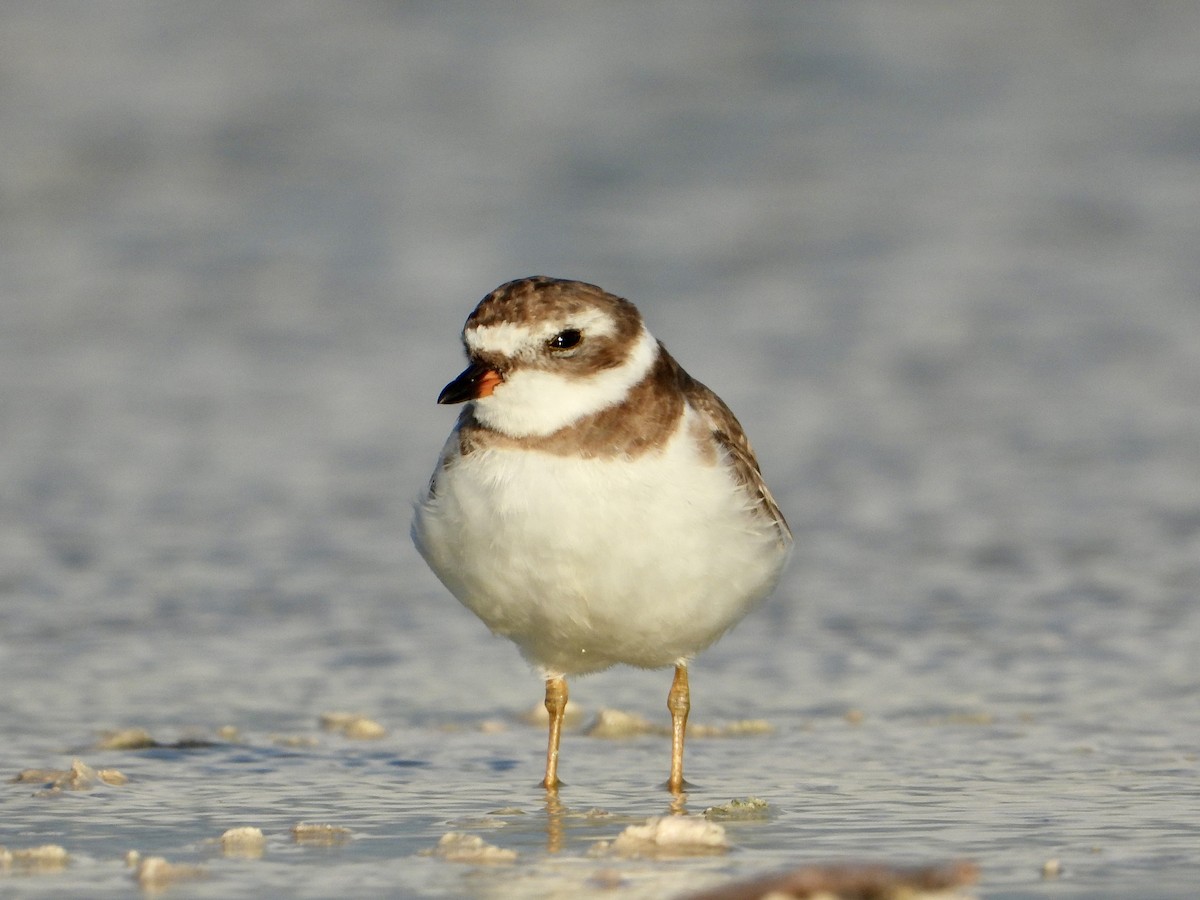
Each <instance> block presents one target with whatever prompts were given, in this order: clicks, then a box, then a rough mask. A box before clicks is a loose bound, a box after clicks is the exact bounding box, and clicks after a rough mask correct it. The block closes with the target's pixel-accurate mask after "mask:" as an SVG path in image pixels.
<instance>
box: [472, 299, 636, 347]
mask: <svg viewBox="0 0 1200 900" xmlns="http://www.w3.org/2000/svg"><path fill="white" fill-rule="evenodd" d="M567 328H574V329H576V330H577V331H581V332H582V333H583V334H584V336H585V337H612V336H613V335H614V334H616V333H617V323H616V322H615V321H613V318H612V316H610V315H609V314H608V313H606V312H604V311H603V310H599V309H585V310H583V311H581V312H578V313H575V314H574V315H570V316H564V317H562V318H561V319H560V318H557V317H556V318H554V319H547V320H546V321H544V322H534V323H532V324H524V323H522V324H517V323H516V322H499V323H497V324H495V325H477V326H474V327H468V328H467V329H466V330H465V331H464V332H463V339H464V340H465V341H466V342H467V349H468V350H470V351H471V352H472V353H499V354H500V355H501V356H507V357H509V358H510V359H515V358H517V357H518V356H520V355H521V354H522V353H523V352H525V351H529V350H536V349H539V348H540V347H541V346H542V345H543V344H544V343H546V341H548V340H550V338H552V337H554V335H556V334H558V333H559V332H560V331H564V330H565V329H567Z"/></svg>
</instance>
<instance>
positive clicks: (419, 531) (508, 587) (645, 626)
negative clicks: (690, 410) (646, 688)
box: [413, 427, 788, 674]
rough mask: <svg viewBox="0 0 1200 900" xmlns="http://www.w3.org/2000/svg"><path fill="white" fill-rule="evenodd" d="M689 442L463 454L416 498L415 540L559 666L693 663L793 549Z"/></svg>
mask: <svg viewBox="0 0 1200 900" xmlns="http://www.w3.org/2000/svg"><path fill="white" fill-rule="evenodd" d="M686 435H687V430H686V428H685V427H681V429H680V434H679V435H677V437H676V439H675V440H674V441H673V442H672V443H671V444H670V445H669V446H668V447H667V448H666V449H665V450H664V451H663V452H662V453H659V454H650V455H646V456H643V457H640V458H638V459H635V460H632V461H629V460H595V459H591V460H583V459H579V458H574V457H564V456H555V455H550V454H543V453H535V452H530V451H524V450H487V451H478V452H475V453H472V454H470V455H469V456H467V457H463V458H458V459H455V460H454V462H453V463H452V465H451V467H450V468H449V469H448V470H447V471H446V472H443V473H442V475H441V476H440V477H439V480H438V484H437V493H436V496H435V497H434V498H433V499H431V500H430V501H428V502H426V503H423V504H421V505H419V506H418V509H417V515H416V518H415V520H414V522H413V537H414V540H415V542H416V544H417V548H418V549H419V550H420V552H421V554H422V555H423V556H424V557H425V559H426V561H427V562H428V563H429V565H430V567H431V568H432V569H433V571H434V572H435V573H436V574H437V576H438V577H439V578H440V579H441V580H442V582H443V583H444V584H445V585H446V587H448V588H449V589H450V591H451V592H452V593H453V594H454V595H455V596H456V597H457V598H458V599H459V600H460V601H462V603H463V604H464V605H466V606H467V607H468V608H469V609H470V610H471V611H472V612H474V613H475V614H476V615H477V616H479V617H480V618H481V619H482V620H483V621H484V622H485V623H487V625H488V627H489V628H491V629H492V630H493V631H494V632H496V633H497V634H502V635H504V636H506V637H508V638H510V639H511V640H513V641H515V642H516V643H517V645H518V646H519V647H520V649H521V652H522V653H523V654H524V655H525V656H526V658H528V659H529V660H530V661H531V662H534V663H536V664H538V665H539V666H541V667H542V668H543V669H545V670H546V671H547V672H548V673H554V674H572V673H582V672H590V671H597V670H599V669H604V668H608V667H609V666H612V665H614V664H616V663H627V664H630V665H634V666H643V667H647V668H654V667H659V666H666V665H671V664H673V663H675V662H678V661H680V660H685V659H687V658H689V657H691V656H692V655H694V654H695V653H697V652H699V651H700V650H703V649H704V648H705V647H707V646H708V645H709V644H711V643H712V642H713V641H715V640H716V639H717V638H718V637H720V636H721V635H722V634H723V633H724V632H725V631H726V630H727V629H728V628H729V627H730V626H732V625H733V624H735V623H736V622H737V621H738V620H739V619H741V618H742V616H744V615H745V614H746V613H747V612H748V611H749V610H750V609H751V608H752V607H753V606H754V605H755V604H756V603H757V602H759V601H760V600H762V599H763V598H764V597H765V596H766V595H767V594H768V593H769V592H770V591H771V589H772V588H773V587H774V586H775V583H776V581H778V578H779V574H780V571H781V570H782V568H783V564H784V562H785V561H786V558H787V552H788V547H787V546H786V545H785V544H783V543H781V542H780V540H779V538H778V536H777V534H776V532H775V530H774V529H773V527H772V526H771V523H770V522H769V521H767V520H766V519H765V518H763V517H761V516H758V515H753V514H752V513H751V512H750V511H749V505H750V504H749V500H748V498H746V496H745V495H744V493H743V492H742V491H741V490H739V489H737V487H736V485H735V484H734V482H733V480H732V478H731V476H730V475H729V473H728V472H727V471H726V469H725V467H724V466H722V465H709V464H706V463H705V462H704V461H702V460H701V459H700V458H699V456H698V454H697V452H696V449H695V447H694V446H693V444H692V442H691V440H689V439H687V437H686Z"/></svg>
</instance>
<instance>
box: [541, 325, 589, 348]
mask: <svg viewBox="0 0 1200 900" xmlns="http://www.w3.org/2000/svg"><path fill="white" fill-rule="evenodd" d="M582 340H583V334H582V333H581V332H580V331H579V329H578V328H566V329H564V330H562V331H560V332H559V333H558V334H556V335H555V336H554V337H552V338H550V340H548V341H546V346H547V347H549V348H550V349H551V350H570V349H571V348H572V347H574V346H576V345H577V344H578V343H579V342H580V341H582Z"/></svg>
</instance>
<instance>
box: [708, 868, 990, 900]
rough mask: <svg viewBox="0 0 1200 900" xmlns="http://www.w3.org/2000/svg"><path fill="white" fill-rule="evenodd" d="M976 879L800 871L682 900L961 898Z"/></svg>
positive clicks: (957, 873)
mask: <svg viewBox="0 0 1200 900" xmlns="http://www.w3.org/2000/svg"><path fill="white" fill-rule="evenodd" d="M978 878H979V867H978V866H976V865H975V864H974V863H972V862H956V863H950V864H948V865H943V866H923V867H920V868H912V869H908V868H896V867H893V866H886V865H830V866H802V867H801V868H799V869H793V870H792V871H791V872H785V873H784V874H782V875H770V876H767V877H765V878H758V879H754V880H753V881H741V882H735V883H734V884H729V885H725V886H724V887H719V888H714V889H712V890H708V891H702V892H701V893H699V894H692V895H690V896H689V897H688V898H687V900H765V898H767V897H770V898H772V900H816V898H821V900H919V898H930V900H933V898H935V897H936V898H938V900H951V898H961V900H965V898H967V897H969V896H970V895H969V894H966V893H963V889H965V888H968V887H970V886H971V885H973V884H974V883H975V882H976V881H977V880H978Z"/></svg>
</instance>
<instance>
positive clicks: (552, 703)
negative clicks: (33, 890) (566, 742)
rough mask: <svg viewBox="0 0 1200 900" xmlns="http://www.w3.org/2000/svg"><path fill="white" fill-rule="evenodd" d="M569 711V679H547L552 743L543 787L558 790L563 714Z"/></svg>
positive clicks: (547, 707)
mask: <svg viewBox="0 0 1200 900" xmlns="http://www.w3.org/2000/svg"><path fill="white" fill-rule="evenodd" d="M566 709H567V679H565V678H563V677H562V676H561V675H555V676H553V677H552V678H547V679H546V712H548V713H550V742H549V744H548V745H547V747H546V778H545V780H544V781H543V782H542V787H544V788H545V789H546V790H548V791H556V790H558V786H559V784H561V782H560V781H559V780H558V741H559V738H560V737H561V736H562V723H563V713H565V712H566Z"/></svg>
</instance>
